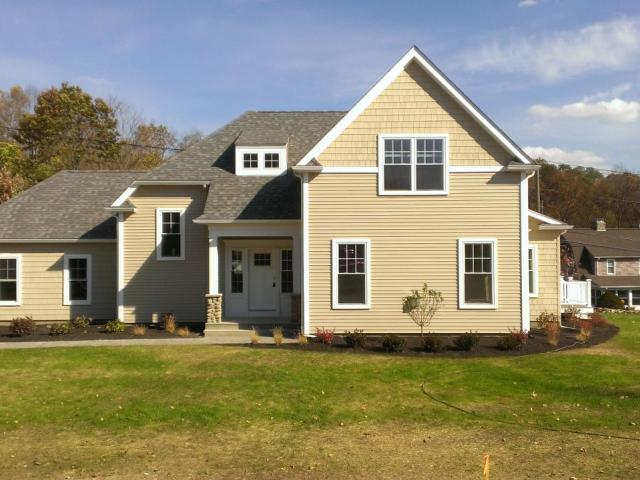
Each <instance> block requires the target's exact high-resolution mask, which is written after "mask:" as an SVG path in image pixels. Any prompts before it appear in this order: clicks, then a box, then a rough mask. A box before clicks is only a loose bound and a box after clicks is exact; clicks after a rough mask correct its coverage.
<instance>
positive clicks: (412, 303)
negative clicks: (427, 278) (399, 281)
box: [402, 283, 444, 335]
mask: <svg viewBox="0 0 640 480" xmlns="http://www.w3.org/2000/svg"><path fill="white" fill-rule="evenodd" d="M443 301H444V299H443V298H442V293H440V292H439V291H437V290H432V289H430V288H429V286H428V285H427V284H426V283H425V284H424V285H422V289H421V290H412V291H411V295H409V296H407V297H404V298H403V299H402V311H403V312H404V313H408V314H409V316H410V317H411V320H413V323H415V324H416V325H417V326H418V327H420V335H424V329H425V327H428V326H429V325H430V324H431V319H432V318H433V316H434V315H435V314H436V312H437V311H438V310H439V309H440V305H442V302H443Z"/></svg>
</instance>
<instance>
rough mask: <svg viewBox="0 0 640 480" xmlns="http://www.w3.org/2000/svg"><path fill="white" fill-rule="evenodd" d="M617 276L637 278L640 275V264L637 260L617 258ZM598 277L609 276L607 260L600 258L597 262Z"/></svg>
mask: <svg viewBox="0 0 640 480" xmlns="http://www.w3.org/2000/svg"><path fill="white" fill-rule="evenodd" d="M615 261H616V273H615V275H616V276H637V275H640V262H639V261H638V259H636V258H616V259H615ZM596 268H597V270H598V271H597V272H596V275H607V260H606V259H605V258H598V259H597V260H596Z"/></svg>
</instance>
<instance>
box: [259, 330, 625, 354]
mask: <svg viewBox="0 0 640 480" xmlns="http://www.w3.org/2000/svg"><path fill="white" fill-rule="evenodd" d="M618 332H619V328H618V327H616V326H615V325H609V326H606V327H600V328H594V329H593V331H592V334H591V337H590V338H589V340H588V341H587V342H586V343H580V342H578V341H577V340H576V333H578V331H577V330H573V329H568V328H563V329H562V330H561V333H560V340H559V343H558V345H556V346H554V345H550V344H549V343H548V342H547V337H546V335H545V334H544V333H543V332H539V331H535V330H533V331H532V332H531V333H530V336H529V340H528V343H527V344H526V345H523V346H522V348H521V349H519V350H500V349H498V348H497V346H496V344H497V343H498V340H499V339H500V338H501V336H500V335H479V342H478V345H477V346H476V347H475V348H474V349H473V350H470V351H459V350H456V349H455V348H454V347H453V340H454V338H456V337H457V336H458V335H444V334H439V335H438V336H439V337H440V338H442V341H443V345H445V348H444V349H443V350H442V351H441V352H438V353H427V352H425V351H424V350H423V349H422V340H421V337H420V335H399V336H400V337H402V338H404V339H405V342H406V346H405V349H404V351H403V352H394V353H388V352H385V351H384V349H383V348H382V345H381V340H382V338H383V335H368V336H367V343H366V346H365V347H364V348H355V349H354V348H351V347H349V346H348V345H347V344H346V343H345V341H344V338H343V337H342V336H339V335H336V337H335V341H334V343H333V344H332V345H324V344H322V343H319V342H317V341H312V342H310V343H309V344H307V345H298V344H284V345H281V346H279V347H276V346H275V345H273V344H269V343H260V344H257V345H248V347H250V348H281V349H294V350H310V351H319V352H343V353H354V352H355V353H370V354H383V355H395V356H420V357H466V358H474V357H497V356H508V357H517V356H522V355H531V354H535V353H544V352H552V351H556V350H569V349H580V348H589V347H591V346H594V345H598V344H600V343H603V342H606V341H607V340H609V339H610V338H612V337H614V336H615V335H617V334H618Z"/></svg>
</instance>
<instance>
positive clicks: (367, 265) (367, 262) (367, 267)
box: [331, 238, 371, 310]
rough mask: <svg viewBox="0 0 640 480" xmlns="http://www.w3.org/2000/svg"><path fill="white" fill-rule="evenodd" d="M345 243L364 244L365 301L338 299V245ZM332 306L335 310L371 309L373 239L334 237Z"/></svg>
mask: <svg viewBox="0 0 640 480" xmlns="http://www.w3.org/2000/svg"><path fill="white" fill-rule="evenodd" d="M344 244H357V245H364V275H365V278H364V302H365V303H340V302H339V301H338V276H339V275H340V272H339V269H338V247H339V246H340V245H344ZM343 275H344V274H343ZM347 275H348V274H347ZM331 308H332V309H333V310H371V240H369V239H368V238H334V239H332V240H331Z"/></svg>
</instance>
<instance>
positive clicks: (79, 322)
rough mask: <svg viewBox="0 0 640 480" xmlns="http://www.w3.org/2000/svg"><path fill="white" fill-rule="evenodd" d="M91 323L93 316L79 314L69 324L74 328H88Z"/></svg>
mask: <svg viewBox="0 0 640 480" xmlns="http://www.w3.org/2000/svg"><path fill="white" fill-rule="evenodd" d="M90 323H91V317H87V316H86V315H78V316H76V317H75V318H72V319H71V320H70V321H69V324H70V326H71V327H73V328H87V327H88V326H89V324H90Z"/></svg>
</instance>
